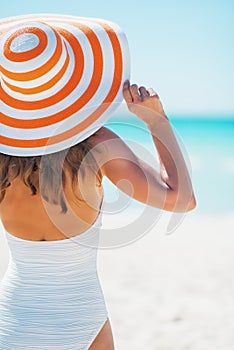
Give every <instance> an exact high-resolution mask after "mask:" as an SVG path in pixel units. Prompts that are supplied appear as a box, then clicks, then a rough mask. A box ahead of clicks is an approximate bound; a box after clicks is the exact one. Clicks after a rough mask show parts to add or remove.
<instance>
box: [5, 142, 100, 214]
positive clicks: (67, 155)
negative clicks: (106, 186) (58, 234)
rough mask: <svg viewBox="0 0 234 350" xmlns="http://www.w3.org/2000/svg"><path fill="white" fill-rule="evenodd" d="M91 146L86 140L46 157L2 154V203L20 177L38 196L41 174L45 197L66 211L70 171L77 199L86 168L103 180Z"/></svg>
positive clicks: (41, 188) (33, 193) (41, 184)
mask: <svg viewBox="0 0 234 350" xmlns="http://www.w3.org/2000/svg"><path fill="white" fill-rule="evenodd" d="M91 149H92V146H91V144H90V143H89V141H88V140H85V141H83V142H81V143H79V144H76V145H75V146H72V147H70V149H69V150H64V151H60V152H57V153H53V154H49V155H43V156H33V157H18V156H11V155H6V154H3V153H0V203H1V202H2V200H3V199H4V196H5V193H6V191H7V188H8V187H9V186H11V182H12V181H13V180H14V179H16V178H17V177H20V178H21V180H22V182H23V183H24V184H25V185H26V186H27V187H29V189H30V190H31V193H32V195H36V194H37V193H38V191H39V176H40V192H41V195H42V197H43V199H45V200H46V201H47V202H49V203H53V204H59V205H60V206H61V209H62V212H63V213H66V211H67V206H66V202H65V198H64V192H63V189H64V186H65V184H66V181H67V174H69V176H70V179H71V184H72V190H73V192H74V194H75V195H76V198H77V199H80V198H79V196H78V194H77V193H78V176H81V177H82V178H84V177H85V175H86V171H89V170H91V171H92V172H93V173H94V174H95V176H96V177H97V179H98V181H99V183H100V182H101V173H100V170H99V168H98V165H97V162H96V160H95V158H94V156H93V154H92V152H91ZM82 162H83V163H82ZM65 173H66V174H65ZM35 175H37V176H35Z"/></svg>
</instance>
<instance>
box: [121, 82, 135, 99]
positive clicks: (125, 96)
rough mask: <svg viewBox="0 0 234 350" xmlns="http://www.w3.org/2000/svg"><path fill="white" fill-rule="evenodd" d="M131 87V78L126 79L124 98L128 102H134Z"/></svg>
mask: <svg viewBox="0 0 234 350" xmlns="http://www.w3.org/2000/svg"><path fill="white" fill-rule="evenodd" d="M129 87H130V83H129V80H126V81H125V82H124V85H123V96H124V99H125V101H126V102H127V103H132V102H133V98H132V95H131V92H130V90H129Z"/></svg>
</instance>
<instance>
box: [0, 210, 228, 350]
mask: <svg viewBox="0 0 234 350" xmlns="http://www.w3.org/2000/svg"><path fill="white" fill-rule="evenodd" d="M168 218H169V213H165V212H164V213H163V215H162V217H161V218H160V220H159V222H158V223H157V225H156V226H155V227H154V228H153V229H152V230H151V231H150V232H149V233H148V234H146V235H145V236H144V237H142V238H141V239H139V240H138V241H136V242H135V243H132V244H130V245H127V246H125V247H121V248H117V249H106V250H99V259H98V270H99V276H100V279H101V283H102V287H103V291H104V294H105V297H106V303H107V307H108V310H109V316H110V320H111V324H112V329H113V334H114V339H115V345H116V350H131V349H134V350H142V349H147V350H232V349H234V298H233V296H234V254H233V247H234V229H233V227H234V217H233V216H231V215H225V216H220V217H219V216H199V215H196V214H193V213H191V214H189V213H188V214H187V216H186V217H185V219H184V221H183V222H182V223H181V224H180V226H179V227H178V229H177V230H176V231H175V232H174V233H173V234H172V235H165V228H166V225H167V222H168ZM103 219H104V220H103V225H105V224H108V222H107V221H108V217H107V218H105V216H104V218H103ZM7 261H8V253H7V245H6V241H5V238H4V236H3V234H1V235H0V278H1V277H2V276H3V274H4V271H5V269H6V266H7Z"/></svg>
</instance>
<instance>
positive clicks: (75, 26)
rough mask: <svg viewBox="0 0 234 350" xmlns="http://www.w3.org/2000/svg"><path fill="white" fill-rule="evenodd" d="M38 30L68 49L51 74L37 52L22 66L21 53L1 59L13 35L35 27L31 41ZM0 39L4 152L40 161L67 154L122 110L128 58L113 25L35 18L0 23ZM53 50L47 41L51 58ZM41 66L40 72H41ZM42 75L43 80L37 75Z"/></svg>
mask: <svg viewBox="0 0 234 350" xmlns="http://www.w3.org/2000/svg"><path fill="white" fill-rule="evenodd" d="M38 23H39V24H38ZM43 26H44V27H46V26H49V27H50V28H52V30H54V31H55V34H56V33H58V35H59V37H60V38H61V42H62V44H61V45H63V49H64V47H65V49H64V51H63V56H64V57H63V56H62V55H61V57H58V60H57V64H56V65H54V67H53V66H49V64H48V62H47V61H46V62H44V61H43V60H45V59H47V56H46V54H45V52H40V54H39V55H38V57H35V53H36V49H38V48H37V47H36V48H33V49H32V50H31V51H29V52H28V56H29V55H30V54H31V55H34V56H33V58H30V57H29V58H27V60H26V62H23V60H22V56H23V55H22V52H20V53H18V52H10V53H9V54H8V52H7V53H6V50H5V47H6V44H5V43H6V42H7V40H8V41H9V40H11V42H12V40H14V37H12V35H13V34H12V33H14V32H15V30H16V29H17V30H18V29H19V28H21V30H23V31H24V30H25V28H26V27H27V33H28V31H29V32H30V29H28V27H30V28H34V32H33V33H34V34H32V35H36V34H35V33H36V31H35V27H39V30H43V28H44V27H43ZM15 28H16V29H15ZM50 28H49V29H50ZM49 29H48V30H49ZM48 33H49V32H48ZM0 34H1V42H2V44H1V91H0V94H1V102H0V106H1V108H0V118H1V124H2V128H1V129H2V130H1V136H0V137H1V152H2V153H5V154H9V155H16V156H37V155H43V154H49V153H54V152H58V151H61V150H64V149H67V148H69V147H71V146H73V145H75V144H77V143H79V142H82V141H83V140H84V139H86V138H88V137H89V136H90V135H92V134H93V133H95V132H96V131H97V130H98V129H99V128H100V127H102V126H103V124H104V123H105V122H106V120H107V119H108V118H109V117H110V116H111V115H112V113H113V112H114V111H115V110H116V108H118V106H119V105H120V104H121V102H122V100H123V96H122V86H123V82H124V81H125V80H126V79H129V78H130V76H129V75H130V58H129V48H128V43H127V39H126V36H125V34H124V32H123V31H122V29H121V28H120V27H119V26H118V25H116V24H115V23H113V22H110V21H106V20H103V19H96V18H85V17H75V16H64V15H51V14H33V15H25V16H17V17H10V18H5V19H1V20H0ZM52 34H53V33H52ZM52 34H51V35H50V34H48V42H49V40H52V39H51V37H53V35H52ZM38 40H39V39H38ZM38 42H39V41H38ZM4 45H5V46H4ZM51 47H53V42H52V41H51V44H50V45H47V46H46V49H45V50H47V51H48V56H49V55H51V57H52V56H53V55H55V53H54V52H53V50H52V49H51ZM10 48H11V46H10ZM4 50H5V51H4ZM50 51H51V52H50ZM43 54H44V55H43ZM19 57H21V58H20V59H19ZM49 59H50V57H49V58H48V61H49ZM17 60H18V61H17ZM37 64H39V67H37V66H36V65H37ZM59 64H61V67H60V66H59ZM46 65H47V66H48V67H49V68H48V71H46V72H44V71H43V70H42V69H41V67H42V66H43V67H44V66H45V67H46ZM56 69H57V71H56ZM40 70H41V71H43V73H44V75H42V76H38V75H37V74H39V73H40ZM32 72H33V74H32ZM38 72H39V73H38ZM61 72H62V73H64V74H63V75H62V76H61V74H62V73H61ZM65 73H66V74H65ZM59 74H60V75H59ZM56 77H57V80H56ZM43 79H45V81H44V80H43ZM48 82H49V83H48ZM53 82H54V84H53Z"/></svg>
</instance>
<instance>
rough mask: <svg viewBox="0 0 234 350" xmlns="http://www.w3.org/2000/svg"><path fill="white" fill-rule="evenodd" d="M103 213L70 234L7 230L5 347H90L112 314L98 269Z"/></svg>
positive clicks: (1, 341)
mask: <svg viewBox="0 0 234 350" xmlns="http://www.w3.org/2000/svg"><path fill="white" fill-rule="evenodd" d="M101 218H102V213H100V214H99V216H98V218H97V220H96V222H95V223H94V225H93V226H91V227H90V228H89V229H88V230H86V231H85V232H83V233H81V234H80V235H77V236H75V237H72V238H68V239H64V240H57V241H56V240H54V241H30V240H24V239H21V238H17V237H15V236H13V235H12V234H10V233H8V232H6V238H7V242H8V246H9V253H10V259H9V265H8V269H7V271H6V273H5V275H4V277H3V279H2V281H1V282H0V349H1V350H31V349H32V350H33V349H40V350H46V349H48V350H60V349H61V350H73V349H74V350H87V349H88V348H89V347H90V345H91V344H92V342H93V340H94V339H95V337H96V336H97V334H98V333H99V331H100V330H101V328H102V327H103V325H104V323H105V321H106V320H107V318H108V312H107V308H106V305H105V301H104V297H103V293H102V289H101V286H100V283H99V278H98V274H97V247H98V242H99V234H100V227H101Z"/></svg>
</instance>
